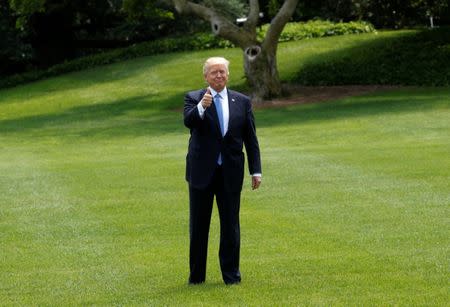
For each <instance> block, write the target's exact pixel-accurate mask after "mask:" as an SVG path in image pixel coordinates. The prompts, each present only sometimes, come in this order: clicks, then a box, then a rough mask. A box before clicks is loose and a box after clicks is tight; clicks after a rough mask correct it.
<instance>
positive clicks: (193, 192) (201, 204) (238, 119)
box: [184, 57, 261, 284]
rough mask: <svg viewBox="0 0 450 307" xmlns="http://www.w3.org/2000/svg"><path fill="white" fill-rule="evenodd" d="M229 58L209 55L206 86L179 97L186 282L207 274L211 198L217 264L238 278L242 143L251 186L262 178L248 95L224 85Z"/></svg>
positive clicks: (229, 277)
mask: <svg viewBox="0 0 450 307" xmlns="http://www.w3.org/2000/svg"><path fill="white" fill-rule="evenodd" d="M228 65H229V62H228V61H227V60H226V59H224V58H220V57H214V58H209V59H208V60H206V62H205V64H204V67H203V75H204V77H205V81H206V82H207V83H208V85H209V86H208V88H207V89H203V90H198V91H193V92H189V93H188V94H187V95H186V96H185V99H184V124H185V125H186V127H188V128H189V129H190V134H191V136H190V139H189V150H188V154H187V157H186V180H187V181H188V183H189V209H190V216H189V234H190V252H189V264H190V276H189V283H190V284H199V283H203V282H204V281H205V277H206V256H207V249H208V234H209V225H210V221H211V212H212V207H213V199H214V196H215V197H216V203H217V207H218V209H219V218H220V248H219V258H220V268H221V270H222V277H223V280H224V282H225V283H226V284H237V283H239V282H240V281H241V273H240V271H239V250H240V227H239V208H240V197H241V190H242V183H243V178H244V153H243V152H242V149H243V145H245V149H246V152H247V160H248V167H249V171H250V174H251V175H252V189H257V188H258V187H259V185H260V183H261V158H260V153H259V145H258V139H257V137H256V129H255V121H254V117H253V112H252V108H251V102H250V99H249V98H248V97H247V96H245V95H243V94H241V93H238V92H235V91H232V90H228V89H227V87H226V85H227V82H228V76H229V70H228Z"/></svg>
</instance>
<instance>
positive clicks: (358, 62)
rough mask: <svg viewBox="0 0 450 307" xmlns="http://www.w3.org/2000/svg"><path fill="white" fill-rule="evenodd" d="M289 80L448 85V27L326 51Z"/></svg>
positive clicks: (449, 30) (333, 83) (336, 83)
mask: <svg viewBox="0 0 450 307" xmlns="http://www.w3.org/2000/svg"><path fill="white" fill-rule="evenodd" d="M323 58H326V59H327V60H326V61H324V62H319V61H316V62H311V63H309V64H306V65H305V66H304V67H303V68H302V70H301V71H300V72H299V73H298V75H297V76H296V78H295V79H294V80H293V81H294V82H296V83H300V84H303V85H343V84H389V85H419V86H448V85H450V28H449V27H444V28H438V29H432V30H431V29H425V30H417V31H411V32H406V33H404V34H403V35H401V36H400V37H399V36H395V37H391V38H379V39H375V40H373V41H371V42H369V43H364V44H362V45H360V46H357V47H353V48H348V49H346V50H341V51H336V52H331V53H330V54H327V56H326V57H323Z"/></svg>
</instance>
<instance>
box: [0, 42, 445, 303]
mask: <svg viewBox="0 0 450 307" xmlns="http://www.w3.org/2000/svg"><path fill="white" fill-rule="evenodd" d="M380 35H383V34H380ZM386 35H390V34H386ZM370 39H371V36H370V35H361V36H353V37H350V36H348V37H340V38H326V39H317V40H309V41H304V42H296V43H287V44H282V45H281V46H280V52H279V56H280V59H279V63H280V70H281V71H282V78H283V79H284V80H290V79H291V77H292V76H293V75H294V74H295V73H296V71H298V69H301V67H302V65H303V64H304V63H306V62H307V61H311V60H313V59H314V56H318V57H320V54H321V53H322V52H323V53H326V51H327V50H332V49H338V48H344V47H348V46H349V45H351V44H361V43H364V41H365V40H370ZM216 54H223V55H225V56H227V57H229V58H230V59H231V60H232V66H231V79H232V81H231V84H230V87H233V88H241V89H245V87H244V86H243V79H242V77H243V73H242V68H241V67H242V59H241V53H240V51H239V50H236V49H231V50H225V51H224V50H210V51H203V52H195V53H178V54H168V55H161V56H154V57H147V58H140V59H136V60H132V61H127V62H123V63H118V64H114V65H110V66H105V67H101V68H96V69H92V70H89V71H82V72H77V73H71V74H67V75H64V76H61V77H58V78H52V79H48V80H43V81H40V82H36V83H33V84H29V85H24V86H20V87H16V88H13V89H8V90H1V91H0V149H1V150H0V260H1V261H0V304H1V305H245V306H247V305H253V306H258V305H266V306H272V305H278V306H286V305H353V306H354V305H383V306H385V305H405V306H406V305H430V306H436V305H441V306H444V305H448V301H449V298H450V297H449V296H450V295H449V291H450V283H449V278H448V277H449V273H450V272H449V260H450V256H449V254H450V227H449V225H450V223H449V222H450V220H449V217H450V210H449V209H450V206H449V204H450V197H449V196H450V186H449V182H450V180H449V179H450V178H449V177H450V155H449V153H450V138H449V135H450V108H449V107H450V88H407V89H404V90H397V91H389V92H383V93H377V94H371V95H366V96H360V97H354V98H348V99H341V100H338V101H333V102H329V103H321V104H310V105H299V106H290V107H285V108H280V109H266V110H257V111H256V112H255V116H256V121H257V125H258V134H259V139H260V145H261V150H262V159H263V176H264V177H263V185H262V186H261V189H260V190H258V191H251V189H250V178H247V181H246V182H245V186H244V190H243V197H242V206H241V208H242V209H241V224H242V225H241V227H242V252H241V270H242V274H243V282H242V284H241V285H239V286H232V287H227V286H224V285H223V283H222V280H221V276H220V270H219V264H218V256H217V254H218V239H219V225H218V216H217V209H215V211H214V213H213V224H212V228H211V239H210V250H209V252H210V254H209V262H208V272H207V282H206V284H205V285H202V286H196V287H189V286H188V285H187V277H188V203H187V199H188V193H187V186H186V183H185V181H184V161H185V154H186V150H187V141H188V130H187V129H186V128H184V127H183V124H182V115H181V111H180V108H181V107H182V104H183V102H182V97H183V94H184V92H185V91H187V90H190V89H196V88H199V87H202V86H204V82H203V80H202V77H201V65H202V63H203V61H204V59H205V58H206V57H207V56H211V55H216ZM294 58H295V59H298V60H296V61H295V63H293V61H292V59H294Z"/></svg>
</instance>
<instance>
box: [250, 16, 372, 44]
mask: <svg viewBox="0 0 450 307" xmlns="http://www.w3.org/2000/svg"><path fill="white" fill-rule="evenodd" d="M268 28H269V25H263V26H262V27H261V29H260V30H259V31H258V38H259V39H263V38H264V36H265V35H266V32H267V30H268ZM375 31H376V30H375V28H374V27H373V26H372V25H371V24H370V23H367V22H364V21H358V22H356V21H352V22H347V23H343V22H339V23H334V22H331V21H323V20H312V21H308V22H291V23H288V24H286V26H285V27H284V29H283V32H282V33H281V35H280V39H279V41H280V42H287V41H298V40H302V39H307V38H314V37H324V36H335V35H345V34H357V33H370V32H375Z"/></svg>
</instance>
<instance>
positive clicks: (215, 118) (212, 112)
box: [199, 90, 222, 137]
mask: <svg viewBox="0 0 450 307" xmlns="http://www.w3.org/2000/svg"><path fill="white" fill-rule="evenodd" d="M205 93H206V90H204V91H203V92H202V94H201V96H200V100H201V99H202V98H203V95H205ZM200 100H199V101H200ZM208 109H209V111H208ZM208 109H207V110H206V112H205V115H206V116H209V117H210V118H211V120H212V121H213V122H214V126H215V127H216V132H217V133H218V134H219V135H220V136H221V137H222V132H221V130H220V122H219V116H218V115H217V110H216V105H215V103H214V98H213V103H212V104H211V106H210V107H209V108H208Z"/></svg>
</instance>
